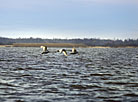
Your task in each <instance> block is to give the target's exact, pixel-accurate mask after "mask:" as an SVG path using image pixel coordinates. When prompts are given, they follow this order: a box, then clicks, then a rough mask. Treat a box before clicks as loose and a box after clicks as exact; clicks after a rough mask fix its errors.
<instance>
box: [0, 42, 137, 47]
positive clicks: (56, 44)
mask: <svg viewBox="0 0 138 102" xmlns="http://www.w3.org/2000/svg"><path fill="white" fill-rule="evenodd" d="M40 46H47V47H68V48H71V47H82V48H138V46H113V47H110V46H88V45H85V44H75V43H13V44H12V45H0V47H40Z"/></svg>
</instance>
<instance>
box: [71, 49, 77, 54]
mask: <svg viewBox="0 0 138 102" xmlns="http://www.w3.org/2000/svg"><path fill="white" fill-rule="evenodd" d="M77 53H78V51H77V50H76V49H75V48H72V52H71V53H70V54H77Z"/></svg>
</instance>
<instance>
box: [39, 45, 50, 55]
mask: <svg viewBox="0 0 138 102" xmlns="http://www.w3.org/2000/svg"><path fill="white" fill-rule="evenodd" d="M40 48H42V49H43V52H42V53H41V54H47V53H49V51H48V50H47V46H40Z"/></svg>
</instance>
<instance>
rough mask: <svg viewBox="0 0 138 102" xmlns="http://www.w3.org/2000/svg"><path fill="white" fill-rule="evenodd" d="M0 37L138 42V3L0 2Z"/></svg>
mask: <svg viewBox="0 0 138 102" xmlns="http://www.w3.org/2000/svg"><path fill="white" fill-rule="evenodd" d="M0 37H10V38H18V37H21V38H28V37H34V38H36V37H39V38H104V39H117V38H118V39H127V38H134V39H137V38H138V0H0Z"/></svg>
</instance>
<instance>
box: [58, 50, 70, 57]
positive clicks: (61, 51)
mask: <svg viewBox="0 0 138 102" xmlns="http://www.w3.org/2000/svg"><path fill="white" fill-rule="evenodd" d="M57 52H60V53H63V54H64V55H65V56H68V55H67V52H66V50H65V49H60V50H57Z"/></svg>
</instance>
